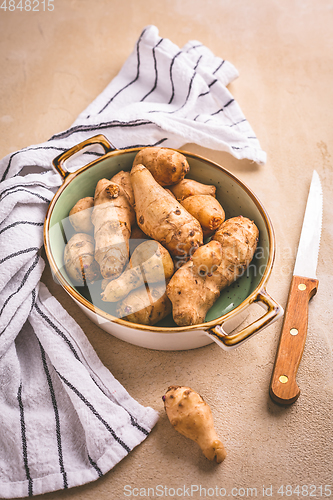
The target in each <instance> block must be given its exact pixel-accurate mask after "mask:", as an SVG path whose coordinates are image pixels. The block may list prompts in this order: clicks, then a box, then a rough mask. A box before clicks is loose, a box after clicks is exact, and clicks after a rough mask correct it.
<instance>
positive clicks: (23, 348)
mask: <svg viewBox="0 0 333 500" xmlns="http://www.w3.org/2000/svg"><path fill="white" fill-rule="evenodd" d="M237 76H238V74H237V71H236V69H235V68H234V66H233V65H232V64H230V63H229V62H227V61H225V60H223V59H221V58H219V57H216V56H215V55H213V54H212V52H211V51H210V50H209V49H208V48H207V47H205V46H203V45H202V44H200V43H199V42H196V41H192V42H189V43H188V44H186V45H185V46H184V47H183V48H182V49H179V48H178V47H177V46H176V45H174V44H173V43H172V42H171V41H170V40H167V39H165V38H161V37H160V36H159V34H158V30H157V28H156V27H155V26H148V27H147V28H146V29H144V30H143V32H142V34H141V35H140V37H139V39H138V41H137V43H136V46H135V49H134V51H133V53H132V54H131V55H130V56H129V58H128V60H127V61H126V62H125V64H124V66H123V68H122V69H121V71H120V73H119V74H118V75H117V76H116V77H115V78H114V79H113V80H112V81H111V83H110V84H109V86H108V87H107V88H106V89H105V90H104V91H103V92H102V94H101V95H100V96H98V97H97V99H95V100H94V101H93V102H92V103H91V105H90V106H88V108H87V109H86V110H85V111H84V112H83V113H81V114H80V116H79V117H78V119H77V120H76V121H75V123H74V124H73V125H72V126H71V127H70V128H69V129H68V130H66V131H63V132H61V133H58V134H56V135H54V136H53V137H51V139H50V140H49V141H47V142H45V143H43V144H38V145H33V146H30V147H27V148H24V149H22V150H20V151H17V152H15V153H13V154H10V155H8V156H7V157H5V158H4V159H3V160H1V162H0V179H1V183H0V498H13V497H26V496H33V495H37V494H41V493H45V492H48V491H54V490H58V489H64V488H70V487H72V486H76V485H80V484H84V483H87V482H89V481H93V480H95V479H97V478H98V477H100V476H101V475H102V474H104V473H105V472H107V471H108V470H110V469H111V468H112V467H113V466H114V465H115V464H117V463H118V462H119V461H120V460H121V459H122V458H123V457H124V456H125V455H127V454H128V453H129V452H130V451H131V450H132V449H133V448H134V447H135V446H137V445H138V444H139V443H140V442H142V440H144V439H145V438H146V437H147V436H148V434H149V432H150V431H151V429H152V427H153V426H154V425H155V423H156V421H157V418H158V414H157V412H156V411H155V410H153V409H152V408H150V407H143V406H141V405H140V404H139V403H138V402H137V401H135V400H134V399H133V398H132V397H131V396H130V395H129V394H128V393H127V392H126V390H125V389H124V388H123V387H122V386H121V385H120V384H119V382H117V381H116V380H115V379H114V377H113V376H112V375H111V373H110V372H109V371H108V370H107V369H106V368H105V367H104V366H103V365H102V363H101V362H100V360H99V359H98V358H97V356H96V354H95V352H94V350H93V348H92V347H91V345H90V344H89V342H88V340H87V338H86V336H85V335H84V333H83V331H82V330H81V329H80V328H79V326H78V325H77V324H76V323H75V322H74V320H73V319H72V318H71V317H70V316H69V315H68V314H67V312H66V311H65V310H64V309H63V308H62V306H61V305H60V304H59V303H58V302H57V301H56V299H55V298H54V297H52V296H50V294H49V292H48V290H47V289H46V287H45V285H43V284H42V283H40V279H41V275H42V271H43V268H44V261H43V260H42V258H41V247H42V245H43V222H44V217H45V213H46V210H47V207H48V204H49V202H50V201H51V199H52V197H53V195H54V193H55V191H56V190H57V188H58V187H59V185H60V184H61V179H60V177H59V176H58V174H57V173H55V172H53V170H52V160H53V158H54V157H55V156H57V155H58V154H59V153H60V152H63V151H65V150H66V149H68V148H70V147H72V146H73V145H75V144H77V143H79V142H81V141H83V140H85V139H87V138H89V137H91V136H93V135H96V134H97V133H103V134H104V135H105V136H106V137H107V138H108V139H109V140H110V141H111V143H112V144H114V145H115V147H117V148H119V149H122V148H128V147H133V146H147V145H163V146H167V147H174V148H179V147H180V146H182V145H183V144H184V143H186V142H193V143H197V144H199V145H202V146H205V147H208V148H213V149H219V150H225V151H228V152H229V153H231V154H232V155H234V156H235V157H236V158H239V159H241V158H248V159H250V160H253V161H255V162H257V163H259V164H263V163H265V160H266V156H265V153H264V152H263V151H262V150H261V148H260V145H259V142H258V139H257V138H256V136H255V134H254V132H253V130H252V128H251V126H250V124H249V123H248V121H247V120H246V119H245V117H244V115H243V113H242V111H241V109H240V107H239V106H238V104H237V102H236V101H235V100H234V99H233V97H232V95H231V94H230V92H229V91H228V90H227V88H226V85H227V84H228V83H229V82H230V81H232V80H233V79H234V78H236V77H237ZM100 154H101V153H99V152H97V151H89V152H88V151H86V152H84V153H82V155H81V156H80V157H78V158H77V159H75V160H73V161H71V168H74V169H76V168H78V167H80V166H82V165H83V164H85V163H87V162H88V160H89V159H90V158H93V157H94V156H97V155H100ZM152 403H153V401H152Z"/></svg>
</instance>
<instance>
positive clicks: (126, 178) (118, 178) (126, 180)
mask: <svg viewBox="0 0 333 500" xmlns="http://www.w3.org/2000/svg"><path fill="white" fill-rule="evenodd" d="M110 180H111V182H115V183H116V184H118V185H119V186H121V187H122V188H123V190H124V191H125V194H126V196H127V198H128V201H129V202H130V205H131V207H133V210H134V193H133V188H132V184H131V174H130V172H126V171H125V170H120V172H118V173H117V174H116V175H114V176H113V177H112V178H111V179H110ZM134 223H135V212H134V220H133V222H132V224H134Z"/></svg>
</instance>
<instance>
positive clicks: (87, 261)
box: [64, 233, 100, 285]
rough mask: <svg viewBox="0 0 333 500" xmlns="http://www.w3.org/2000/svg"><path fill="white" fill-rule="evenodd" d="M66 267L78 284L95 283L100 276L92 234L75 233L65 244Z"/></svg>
mask: <svg viewBox="0 0 333 500" xmlns="http://www.w3.org/2000/svg"><path fill="white" fill-rule="evenodd" d="M64 262H65V268H66V271H67V273H68V275H69V276H70V278H71V279H72V280H73V282H74V283H75V284H76V285H86V284H87V283H93V282H94V281H96V280H97V278H98V277H99V276H100V272H99V266H98V264H97V262H96V260H95V259H94V239H93V237H92V236H91V235H90V234H86V233H75V234H74V235H73V236H72V237H71V239H70V240H69V241H68V243H67V245H66V246H65V251H64Z"/></svg>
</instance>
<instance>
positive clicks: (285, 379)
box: [279, 375, 289, 384]
mask: <svg viewBox="0 0 333 500" xmlns="http://www.w3.org/2000/svg"><path fill="white" fill-rule="evenodd" d="M288 380H289V379H288V377H287V376H286V375H281V376H280V377H279V381H280V382H281V384H286V383H287V382H288Z"/></svg>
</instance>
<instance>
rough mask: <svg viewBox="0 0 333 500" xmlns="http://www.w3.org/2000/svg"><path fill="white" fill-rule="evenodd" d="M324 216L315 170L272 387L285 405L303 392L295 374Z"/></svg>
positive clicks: (276, 399)
mask: <svg viewBox="0 0 333 500" xmlns="http://www.w3.org/2000/svg"><path fill="white" fill-rule="evenodd" d="M322 213H323V192H322V188H321V183H320V178H319V175H318V173H317V172H316V170H314V172H313V175H312V181H311V186H310V191H309V196H308V201H307V205H306V209H305V215H304V221H303V226H302V231H301V237H300V240H299V245H298V250H297V256H296V262H295V267H294V272H293V277H292V281H291V285H290V290H289V295H288V301H287V306H286V310H285V315H284V320H283V326H282V331H281V335H280V341H279V346H278V350H277V354H276V358H275V363H274V368H273V373H272V378H271V382H270V388H269V393H270V396H271V398H272V400H273V401H274V402H276V403H279V404H282V405H290V404H292V403H294V402H295V401H296V400H297V399H298V397H299V395H300V392H301V391H300V389H299V387H298V385H297V383H296V374H297V370H298V366H299V363H300V361H301V358H302V354H303V350H304V346H305V340H306V335H307V328H308V306H309V301H310V299H311V298H312V297H313V296H314V295H315V293H316V292H317V288H318V280H317V277H316V269H317V263H318V253H319V244H320V236H321V225H322Z"/></svg>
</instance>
